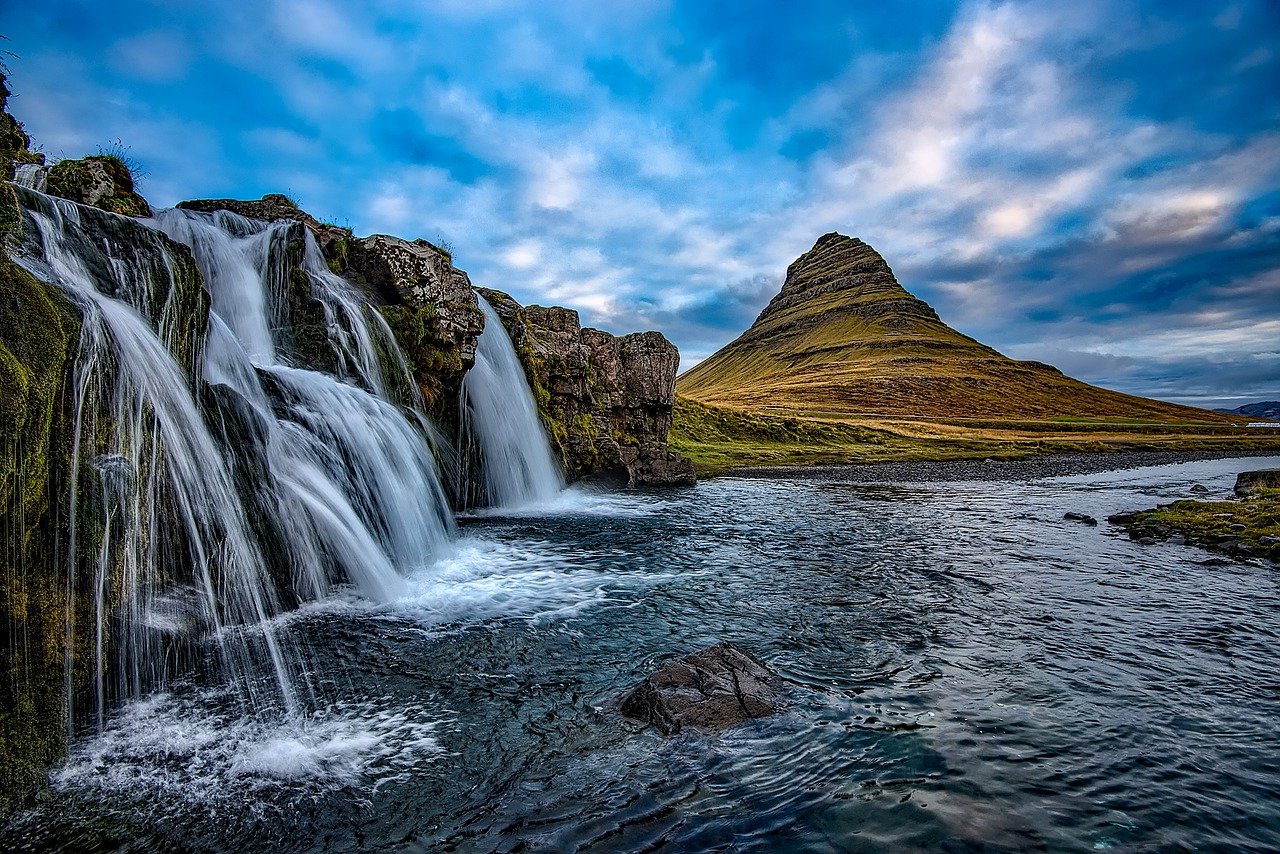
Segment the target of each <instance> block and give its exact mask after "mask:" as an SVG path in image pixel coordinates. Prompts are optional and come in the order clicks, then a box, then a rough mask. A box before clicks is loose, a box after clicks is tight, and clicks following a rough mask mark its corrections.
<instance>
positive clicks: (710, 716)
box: [622, 643, 781, 735]
mask: <svg viewBox="0 0 1280 854" xmlns="http://www.w3.org/2000/svg"><path fill="white" fill-rule="evenodd" d="M780 684H781V680H780V679H779V678H778V676H777V674H776V673H774V672H773V671H772V670H770V669H769V667H768V666H767V665H766V664H764V663H763V662H762V661H760V660H759V659H757V658H755V657H754V656H752V655H750V654H749V653H746V652H744V651H742V650H740V649H738V648H737V647H735V646H733V645H731V644H727V643H722V644H716V645H715V646H713V647H709V648H707V649H704V650H702V651H701V652H695V653H693V654H692V655H688V656H685V657H684V658H681V659H677V660H675V661H668V662H667V663H666V664H664V665H662V666H661V667H659V668H658V669H657V670H656V671H654V673H653V675H651V676H650V677H649V678H647V679H645V680H644V682H642V683H641V684H640V686H639V687H637V688H636V689H635V690H634V691H632V692H631V693H630V694H628V695H627V697H626V698H625V699H624V700H623V701H622V713H623V714H624V715H626V716H627V717H629V718H636V719H637V720H643V721H648V722H649V723H651V724H653V725H654V726H655V727H657V728H658V730H659V731H661V732H662V733H663V734H664V735H674V734H675V733H678V732H680V730H681V729H683V728H684V727H686V726H688V727H696V728H699V729H705V730H713V731H715V730H722V729H725V728H727V727H731V726H734V725H735V724H740V723H742V722H743V721H746V720H749V719H751V718H761V717H765V716H766V715H771V714H773V713H775V712H777V711H778V709H779V706H780V697H779V689H780Z"/></svg>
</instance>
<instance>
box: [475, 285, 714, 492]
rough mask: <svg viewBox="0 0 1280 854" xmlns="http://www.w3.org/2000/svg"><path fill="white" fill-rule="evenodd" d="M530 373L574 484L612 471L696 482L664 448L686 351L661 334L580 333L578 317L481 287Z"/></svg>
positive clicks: (641, 478)
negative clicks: (524, 302)
mask: <svg viewBox="0 0 1280 854" xmlns="http://www.w3.org/2000/svg"><path fill="white" fill-rule="evenodd" d="M478 290H479V291H480V293H481V294H482V295H483V296H484V298H485V299H486V300H488V302H489V304H490V305H492V306H493V308H494V311H495V312H497V314H498V316H499V317H500V318H501V319H502V322H503V325H504V326H505V327H506V329H507V333H508V334H509V335H510V336H511V342H512V344H513V345H514V346H515V349H516V353H517V354H518V355H519V356H520V360H521V362H522V363H523V364H524V366H525V373H526V374H527V376H528V379H529V386H530V387H531V388H532V389H533V393H534V397H535V398H536V399H537V402H538V408H539V410H540V411H541V412H542V414H543V417H544V419H545V421H546V422H547V426H548V428H549V431H550V433H551V435H552V439H553V441H554V443H555V444H556V445H557V447H558V450H559V451H560V453H561V455H562V456H563V459H564V464H565V474H566V475H567V476H568V477H569V479H571V480H572V479H577V478H582V477H586V476H588V475H591V474H594V473H597V472H602V471H604V472H614V473H615V474H617V475H618V476H620V477H621V478H624V479H625V480H626V482H627V484H628V485H629V486H639V485H675V484H686V483H693V482H694V480H695V477H694V471H693V464H692V463H691V462H689V460H688V459H687V458H685V457H683V456H680V455H679V454H677V453H675V452H674V451H672V450H671V449H670V448H669V447H668V446H667V434H668V432H669V431H670V429H671V411H672V407H673V406H674V405H675V378H676V369H677V367H678V366H679V364H680V353H679V351H678V350H676V347H675V345H674V344H672V343H671V342H670V341H668V340H667V339H666V338H664V337H663V336H662V335H661V334H660V333H657V332H636V333H632V334H630V335H623V336H621V337H618V336H614V335H610V334H609V333H607V332H602V331H600V330H599V329H592V328H590V327H587V328H583V326H582V324H581V322H580V320H579V318H578V313H577V312H576V311H573V310H572V309H567V308H559V307H551V308H546V307H543V306H537V305H532V306H525V307H522V306H520V305H519V304H518V303H516V302H515V300H513V299H511V297H510V296H508V295H506V294H504V293H502V292H501V291H494V290H489V289H487V288H480V289H478Z"/></svg>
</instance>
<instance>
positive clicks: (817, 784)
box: [0, 458, 1280, 851]
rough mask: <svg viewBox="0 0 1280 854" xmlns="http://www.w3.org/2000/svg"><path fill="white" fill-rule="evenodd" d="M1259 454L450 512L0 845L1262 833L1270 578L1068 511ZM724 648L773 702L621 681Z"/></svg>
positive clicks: (1026, 846) (1209, 476)
mask: <svg viewBox="0 0 1280 854" xmlns="http://www.w3.org/2000/svg"><path fill="white" fill-rule="evenodd" d="M1277 466H1280V458H1264V459H1257V458H1255V459H1247V460H1220V461H1209V462H1197V463H1188V464H1183V465H1167V466H1160V467H1154V468H1146V469H1135V470H1130V471H1122V472H1111V473H1104V474H1093V475H1086V476H1078V477H1067V478H1052V479H1042V480H1035V481H1030V482H956V483H859V482H843V481H841V480H840V479H839V477H838V476H836V475H833V476H832V477H830V478H828V479H825V480H790V481H789V480H775V479H770V480H763V479H722V480H717V481H713V482H709V483H704V484H700V485H699V486H697V487H694V488H690V489H685V490H680V491H673V492H662V493H656V492H655V493H645V492H636V493H625V494H618V495H591V494H583V493H570V494H568V495H567V496H565V497H564V498H562V499H560V500H559V501H558V502H557V503H556V504H554V505H553V506H551V507H550V508H549V509H545V510H543V511H539V512H534V511H527V512H523V513H519V514H515V513H513V514H508V515H501V514H488V515H476V516H471V517H467V518H464V519H463V520H462V540H461V541H460V542H459V543H458V544H457V546H456V548H455V549H454V551H453V553H452V555H451V556H450V557H448V558H446V559H445V560H444V561H442V562H441V563H439V564H436V565H433V566H430V567H424V568H423V569H422V570H421V571H420V572H418V573H417V574H415V575H414V577H412V578H410V579H409V580H408V583H407V585H406V592H405V593H404V595H403V596H402V597H401V598H400V599H398V600H397V601H395V602H393V603H390V604H384V605H372V604H369V603H367V602H366V601H365V600H363V599H361V598H360V597H358V596H356V595H355V594H354V593H353V594H352V595H350V596H349V597H338V598H335V599H331V600H329V601H326V602H322V603H318V604H313V605H310V606H307V607H306V608H305V609H304V610H302V611H300V612H298V613H295V614H292V615H289V616H288V617H286V618H283V619H281V620H279V621H278V626H277V629H278V630H279V631H281V632H284V633H287V634H289V635H291V636H292V637H293V638H295V639H296V641H297V643H298V645H299V646H300V647H301V648H302V649H304V650H305V652H306V655H307V659H308V661H309V667H310V668H311V669H312V671H313V674H314V678H313V679H312V680H311V681H312V682H313V683H314V684H316V685H317V686H318V687H317V689H316V696H314V697H312V698H311V700H310V702H309V705H308V708H309V709H310V710H311V711H309V712H307V713H306V714H305V715H304V716H303V717H302V718H301V719H295V720H288V721H282V720H272V719H254V718H246V717H245V716H243V715H242V713H241V711H240V709H239V708H238V706H237V705H236V703H235V701H234V699H232V698H230V697H227V696H223V694H222V693H220V692H219V691H218V690H217V689H216V687H211V686H207V685H201V684H199V682H198V681H197V680H192V682H191V683H190V684H184V685H180V686H178V687H177V688H175V689H173V690H172V691H170V692H168V693H165V694H161V695H157V696H154V697H151V698H149V699H147V700H145V701H142V702H136V703H133V704H131V705H129V706H127V707H126V708H124V709H122V710H120V711H119V712H118V713H117V714H116V715H115V716H114V717H113V718H112V719H111V720H110V721H109V722H108V726H107V729H106V731H105V732H103V733H102V734H100V735H92V734H91V735H88V736H86V737H85V738H83V739H82V740H81V741H79V742H78V743H77V744H76V745H75V748H74V750H73V754H72V757H71V759H70V761H69V762H68V763H67V765H66V766H65V767H64V768H63V769H61V770H60V771H59V772H57V775H56V778H55V785H54V791H53V793H52V795H51V796H50V798H49V799H48V800H47V801H46V802H45V803H44V804H43V805H42V806H41V807H40V808H39V809H38V810H36V811H34V812H31V813H27V814H25V815H23V816H21V817H19V819H18V820H17V821H15V822H14V823H12V824H11V825H10V826H9V827H8V828H7V829H6V830H5V831H4V835H3V836H2V837H0V842H4V843H7V845H8V846H10V847H12V846H25V847H36V848H47V847H59V846H61V847H64V848H67V849H74V850H86V849H95V848H96V849H100V850H106V849H114V848H122V849H126V850H138V851H143V850H154V849H156V848H158V847H167V848H174V847H181V848H185V849H191V850H220V851H221V850H240V849H255V850H266V849H271V850H282V851H307V850H321V851H347V850H352V849H355V848H360V849H363V850H386V851H414V850H464V851H491V850H492V851H516V850H575V849H586V850H601V851H614V850H623V851H638V850H671V851H702V850H742V851H753V850H754V851H773V850H810V851H874V850H913V849H919V850H945V851H964V850H976V849H983V850H1010V851H1013V850H1046V851H1084V850H1097V849H1110V848H1115V849H1121V850H1126V849H1127V850H1184V849H1191V848H1197V849H1205V850H1256V851H1264V850H1276V849H1280V798H1277V796H1276V793H1277V791H1280V741H1278V739H1277V731H1276V726H1277V721H1280V656H1278V655H1277V649H1278V645H1277V641H1278V639H1280V574H1278V573H1277V571H1276V570H1275V569H1274V568H1271V567H1269V566H1265V565H1263V564H1261V563H1257V564H1251V563H1240V562H1232V561H1226V560H1223V559H1220V558H1217V557H1214V556H1213V555H1211V554H1209V553H1207V552H1202V551H1198V550H1194V549H1189V548H1185V547H1181V546H1176V545H1172V544H1164V545H1158V546H1146V547H1144V546H1138V545H1136V544H1133V543H1131V542H1130V541H1129V540H1128V539H1127V538H1124V537H1122V536H1120V535H1118V534H1117V533H1116V532H1114V531H1112V530H1109V529H1108V527H1107V526H1106V525H1105V523H1104V524H1103V525H1102V526H1100V527H1098V528H1090V527H1086V526H1084V525H1081V524H1079V523H1075V522H1069V521H1065V520H1063V519H1062V514H1063V513H1064V512H1066V511H1078V512H1084V513H1089V514H1092V515H1094V516H1096V517H1098V518H1104V517H1105V516H1106V515H1107V514H1109V513H1113V512H1118V511H1120V510H1129V509H1137V508H1140V507H1149V506H1152V505H1153V504H1154V503H1156V502H1157V501H1166V500H1171V499H1174V498H1180V497H1188V496H1189V495H1190V492H1189V489H1190V486H1191V485H1192V484H1194V483H1203V484H1204V485H1206V486H1208V487H1209V488H1210V490H1211V491H1212V492H1213V493H1214V494H1216V495H1219V496H1225V495H1226V494H1228V493H1229V492H1230V487H1231V485H1232V483H1233V482H1234V475H1235V473H1236V472H1237V471H1240V470H1244V469H1251V468H1263V467H1277ZM717 641H732V642H734V643H737V644H739V645H741V646H743V647H744V648H746V649H748V650H750V651H752V652H754V653H755V654H756V655H758V656H759V657H761V658H763V659H765V660H767V661H769V662H771V663H772V664H773V665H774V666H775V667H776V668H777V669H778V670H779V671H780V672H781V674H782V675H783V676H784V678H785V679H786V680H787V685H788V691H787V693H788V707H787V709H786V710H785V712H784V713H782V714H779V715H777V716H775V717H772V718H768V719H763V720H759V721H754V722H751V723H749V724H747V725H744V726H741V727H738V728H735V729H733V730H730V731H728V732H725V733H722V734H720V735H711V736H708V735H700V734H696V733H684V734H681V735H679V736H677V737H675V738H670V739H667V738H663V737H661V736H659V735H658V734H656V733H655V732H653V731H651V730H648V729H645V728H644V727H642V726H640V725H639V724H636V723H634V722H631V721H627V720H625V719H623V718H621V717H620V716H619V715H618V714H617V712H616V710H615V708H614V703H615V700H616V698H617V697H618V696H619V695H620V694H622V693H624V692H625V691H626V690H627V689H628V688H629V687H631V686H632V685H634V684H635V683H636V682H637V681H639V680H640V679H641V678H643V676H644V675H645V674H647V673H649V672H651V671H652V670H653V669H654V668H655V667H656V666H657V665H658V664H659V663H660V662H661V661H663V660H664V659H666V658H668V657H670V656H673V655H679V654H684V653H687V652H691V651H694V650H696V649H698V648H701V647H703V646H706V645H709V644H712V643H714V642H717Z"/></svg>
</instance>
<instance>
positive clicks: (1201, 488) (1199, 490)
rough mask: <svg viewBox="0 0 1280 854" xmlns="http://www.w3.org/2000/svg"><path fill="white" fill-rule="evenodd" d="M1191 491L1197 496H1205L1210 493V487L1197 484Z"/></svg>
mask: <svg viewBox="0 0 1280 854" xmlns="http://www.w3.org/2000/svg"><path fill="white" fill-rule="evenodd" d="M1191 491H1192V492H1195V493H1197V494H1203V493H1205V492H1208V491H1209V487H1207V486H1205V485H1204V484H1203V483H1197V484H1195V485H1194V486H1192V487H1191Z"/></svg>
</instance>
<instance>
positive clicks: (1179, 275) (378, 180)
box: [9, 0, 1280, 397]
mask: <svg viewBox="0 0 1280 854" xmlns="http://www.w3.org/2000/svg"><path fill="white" fill-rule="evenodd" d="M73 11H74V15H73V14H72V13H73ZM69 21H70V22H71V23H68V22H69ZM10 30H11V31H10V32H9V35H10V36H11V38H12V39H13V42H12V46H13V48H14V49H15V51H16V52H17V53H18V54H19V55H20V57H21V58H20V59H18V60H15V61H14V62H12V63H11V65H12V67H13V72H14V74H13V88H15V89H17V91H18V92H19V96H18V97H16V98H15V99H14V101H13V102H12V105H13V109H14V110H15V111H17V113H18V114H19V116H20V117H21V118H23V119H24V120H26V122H27V125H28V129H29V130H30V131H32V132H33V134H34V135H35V137H36V139H37V140H38V141H42V142H43V143H44V145H45V147H46V149H47V150H50V151H51V153H54V154H65V155H67V156H76V155H78V154H82V153H85V152H86V151H92V150H93V149H94V147H95V146H97V145H102V144H107V143H109V142H110V141H112V140H114V139H116V138H119V139H122V140H124V141H126V142H127V143H129V144H131V145H132V146H133V152H132V153H133V154H134V155H135V156H136V158H137V159H139V160H140V161H142V163H143V165H144V167H145V169H146V171H147V172H148V173H150V177H149V178H148V179H147V181H146V182H144V185H143V186H144V191H145V192H147V193H148V194H149V196H150V197H151V198H152V200H153V201H155V202H157V203H159V204H169V203H173V202H175V201H178V200H179V199H182V198H188V197H195V196H226V195H240V196H258V195H261V194H262V193H264V192H268V191H274V190H292V191H294V192H295V193H296V194H297V195H300V196H301V197H302V200H303V202H304V203H305V204H306V205H307V206H308V207H309V208H310V209H311V210H312V212H313V213H315V214H316V215H318V216H321V217H324V218H327V219H331V220H336V221H340V222H344V223H348V224H350V225H351V226H352V227H354V228H355V229H356V230H357V231H359V232H366V233H367V232H373V231H384V232H398V233H402V234H404V235H405V236H408V237H416V236H424V237H427V238H428V239H432V240H447V241H448V242H450V243H452V244H453V247H454V252H455V257H456V258H457V259H458V260H459V263H460V264H461V265H462V266H463V267H464V268H466V269H467V270H468V271H469V272H470V273H471V275H472V278H473V280H474V281H475V282H476V283H477V284H481V285H487V286H492V287H497V288H501V289H503V290H507V291H510V292H511V293H512V294H513V295H514V296H516V297H517V298H518V299H521V300H522V301H526V302H542V303H547V302H553V301H562V302H566V303H569V304H571V305H573V306H574V307H576V308H579V309H580V310H581V311H582V314H583V318H584V321H585V322H587V323H590V324H596V325H600V326H603V327H605V328H609V329H611V330H613V331H619V332H625V331H630V330H631V329H635V328H641V327H657V328H660V329H662V330H663V331H665V332H666V333H667V334H668V335H669V336H670V337H671V338H672V339H673V340H674V341H675V342H676V343H677V344H678V345H679V346H680V347H681V349H682V351H683V353H684V357H685V360H684V364H685V366H686V367H688V366H689V365H690V364H692V363H693V362H694V361H696V360H698V359H700V358H704V357H705V356H706V355H709V354H710V353H711V352H713V351H714V350H716V349H717V348H718V347H720V346H722V345H723V344H725V343H727V342H728V341H729V340H730V339H732V338H733V337H734V336H735V335H736V334H737V333H738V332H740V331H741V330H742V329H743V328H745V326H746V325H747V324H749V323H750V322H751V320H753V319H754V317H755V316H756V314H757V313H758V312H759V310H760V309H761V308H762V307H763V306H764V304H765V303H766V302H767V301H768V300H769V298H770V297H771V296H772V295H773V293H774V292H776V289H777V287H778V286H779V285H780V283H781V278H782V275H783V273H784V271H785V269H786V266H787V264H788V263H790V261H791V260H793V259H794V258H795V257H796V256H797V255H798V254H800V253H801V252H803V251H805V250H807V249H808V248H809V247H810V246H812V244H813V241H814V240H815V239H816V238H817V237H818V236H819V235H821V234H823V233H825V232H827V231H831V230H838V231H842V232H845V233H851V234H856V235H858V236H861V237H863V238H864V239H866V240H868V241H869V242H871V243H872V244H873V245H874V246H876V247H877V248H878V249H879V250H880V251H881V252H882V254H884V255H885V257H886V258H887V259H888V261H889V263H890V264H891V265H892V266H893V268H894V270H895V271H896V272H897V273H898V275H899V278H900V279H902V281H903V283H904V284H905V285H906V286H907V287H908V288H910V289H911V290H913V291H914V292H916V293H918V294H919V295H920V296H922V297H924V298H926V299H928V300H930V301H931V302H933V303H934V304H935V306H936V308H938V310H939V312H940V313H941V314H942V316H943V318H944V319H946V320H948V321H949V322H951V323H952V324H953V325H956V326H957V327H958V328H960V329H961V330H962V331H964V332H966V333H968V334H972V335H974V336H976V337H978V338H979V339H980V340H983V341H985V342H987V343H990V344H992V345H993V346H995V347H996V348H997V349H1001V350H1003V351H1006V352H1010V353H1015V354H1017V355H1020V356H1022V357H1025V358H1036V359H1040V360H1042V361H1049V362H1054V361H1055V360H1058V361H1060V362H1061V363H1062V364H1061V366H1062V367H1064V368H1065V369H1067V370H1068V371H1069V372H1070V371H1076V372H1079V373H1080V374H1081V375H1082V376H1083V377H1084V378H1086V379H1091V380H1094V381H1098V382H1102V383H1103V384H1109V385H1113V386H1116V387H1120V388H1122V389H1127V390H1135V391H1149V392H1153V393H1154V392H1159V393H1161V394H1163V395H1166V396H1167V395H1181V396H1184V397H1185V396H1187V395H1194V394H1202V393H1203V394H1208V393H1210V392H1212V393H1213V394H1222V395H1230V394H1234V393H1235V392H1237V391H1240V392H1241V393H1243V391H1242V390H1244V389H1250V390H1254V389H1260V388H1263V387H1265V386H1266V383H1267V381H1268V376H1270V378H1271V381H1272V387H1274V381H1275V377H1276V372H1275V370H1274V369H1275V361H1274V358H1272V357H1269V356H1266V355H1265V354H1266V353H1273V351H1274V346H1273V345H1267V344H1265V342H1264V338H1265V336H1266V335H1267V334H1271V331H1272V330H1271V327H1270V326H1268V324H1269V323H1271V322H1273V321H1274V320H1275V318H1276V315H1277V308H1276V306H1277V305H1280V293H1277V290H1276V288H1277V285H1276V282H1275V276H1274V271H1275V270H1276V269H1277V267H1280V263H1278V262H1280V238H1278V235H1280V172H1278V171H1277V170H1278V168H1280V134H1277V132H1276V131H1275V128H1276V127H1277V123H1278V120H1280V114H1277V111H1276V102H1275V99H1274V81H1275V79H1276V77H1277V74H1280V56H1278V55H1277V53H1276V51H1275V50H1274V47H1273V46H1274V44H1275V43H1276V40H1277V36H1280V15H1277V13H1276V11H1275V7H1274V5H1273V4H1268V3H1266V2H1264V0H1255V2H1236V3H1229V4H1226V3H1212V4H1195V5H1189V6H1188V5H1178V6H1169V5H1167V4H1157V3H1151V2H1145V0H1136V2H1135V3H1132V4H1123V5H1121V4H1107V3H1102V2H1091V0H1086V2H1082V3H1079V4H1073V5H1072V6H1071V7H1070V8H1067V7H1063V6H1061V4H1056V3H1050V2H1044V0H1018V2H961V3H957V4H955V5H947V4H927V5H921V6H917V7H913V9H912V10H911V12H910V14H904V13H903V12H902V10H901V9H900V8H897V7H894V6H892V5H886V6H875V5H866V4H863V5H861V6H858V5H855V6H850V5H849V4H845V3H840V2H836V0H806V2H803V3H798V4H793V5H792V6H790V7H788V8H787V9H786V11H785V14H784V13H783V12H782V11H780V7H776V6H775V5H771V4H765V3H762V2H754V0H751V2H747V3H746V4H745V5H740V6H739V7H737V10H736V13H735V14H734V15H731V16H726V15H725V14H724V12H723V10H719V9H717V8H714V7H713V6H708V5H706V4H692V3H669V2H665V0H653V2H636V3H630V4H625V5H623V6H619V5H617V4H598V3H591V2H586V0H570V2H566V3H560V4H541V5H539V4H531V3H525V2H508V0H485V2H477V0H468V2H465V3H463V2H456V0H431V2H427V0H421V2H411V3H403V2H392V0H373V2H371V3H368V4H364V5H363V6H361V7H359V8H356V7H352V6H350V5H344V4H338V3H334V2H327V0H275V2H272V3H271V4H269V6H267V7H266V13H265V15H264V14H262V13H258V12H252V11H251V10H249V9H248V8H247V7H240V6H237V5H236V4H198V5H197V4H188V5H180V6H175V7H173V8H172V9H170V10H169V11H168V12H167V14H166V18H165V24H164V26H163V27H161V26H158V25H157V20H156V17H155V14H154V8H153V7H152V6H151V5H150V4H148V3H144V2H142V0H124V2H121V3H118V4H114V5H113V6H112V7H111V9H110V10H107V9H105V7H104V8H102V9H99V8H97V7H84V6H83V5H81V4H77V5H76V6H75V7H74V10H73V6H72V5H71V4H70V3H69V2H67V0H63V2H54V3H51V4H42V5H40V6H37V7H32V9H31V10H30V14H24V16H22V18H21V19H15V21H14V22H13V24H12V25H11V28H10ZM1268 371H1271V374H1270V375H1268V373H1267V372H1268ZM1232 384H1234V385H1232ZM1273 396H1274V395H1273Z"/></svg>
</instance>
